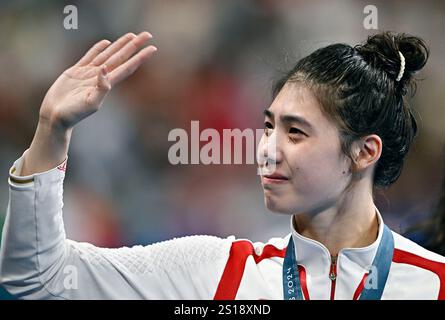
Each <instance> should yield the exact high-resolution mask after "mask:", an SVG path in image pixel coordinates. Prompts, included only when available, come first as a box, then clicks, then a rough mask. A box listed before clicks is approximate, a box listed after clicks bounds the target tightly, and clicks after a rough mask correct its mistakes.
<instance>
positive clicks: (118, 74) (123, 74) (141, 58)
mask: <svg viewBox="0 0 445 320" xmlns="http://www.w3.org/2000/svg"><path fill="white" fill-rule="evenodd" d="M157 50H158V49H157V48H156V47H155V46H149V47H147V48H144V49H142V50H141V51H139V52H138V53H137V54H135V55H134V56H133V57H131V59H129V60H128V61H127V62H125V63H124V64H122V65H120V66H119V67H117V68H116V69H114V70H113V71H112V72H111V73H110V76H109V80H110V84H111V86H114V85H115V84H116V83H119V82H120V81H122V80H124V79H125V78H127V77H128V76H130V75H131V74H133V72H135V71H136V70H137V69H138V68H139V66H140V65H141V64H143V63H144V62H145V61H147V59H148V58H150V57H151V56H152V55H153V54H154V53H155V52H156V51H157ZM108 70H109V67H108Z"/></svg>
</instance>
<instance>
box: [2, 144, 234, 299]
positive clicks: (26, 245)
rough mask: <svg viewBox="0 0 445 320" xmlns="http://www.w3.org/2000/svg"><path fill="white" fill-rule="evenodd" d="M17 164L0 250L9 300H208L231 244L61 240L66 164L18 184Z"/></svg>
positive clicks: (199, 239)
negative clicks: (109, 244) (113, 244)
mask: <svg viewBox="0 0 445 320" xmlns="http://www.w3.org/2000/svg"><path fill="white" fill-rule="evenodd" d="M25 152H26V151H25ZM22 158H23V157H22ZM22 158H20V159H18V160H17V161H16V162H15V163H14V165H13V167H12V168H11V170H10V177H9V189H10V190H9V203H8V208H7V216H6V220H5V224H4V227H3V236H2V242H1V250H0V283H1V284H2V285H3V286H4V287H5V288H6V289H7V290H8V291H9V292H10V293H12V294H13V295H15V296H17V297H18V298H27V299H212V298H213V296H214V294H215V292H216V289H217V286H218V282H219V280H220V278H221V276H222V273H223V271H224V267H225V265H226V263H227V259H228V257H229V251H230V247H231V244H232V241H233V240H234V238H233V237H229V238H227V239H221V238H217V237H212V236H190V237H184V238H179V239H173V240H169V241H165V242H160V243H156V244H153V245H149V246H145V247H144V246H135V247H132V248H127V247H123V248H119V249H108V248H98V247H95V246H93V245H91V244H88V243H79V242H75V241H71V240H67V239H66V236H65V230H64V225H63V218H62V208H63V199H62V198H63V180H64V177H65V167H66V166H65V164H66V160H65V162H64V163H63V164H61V165H60V166H58V167H56V168H53V169H51V170H49V171H46V172H43V173H38V174H33V175H31V176H27V177H20V176H16V175H14V173H15V172H16V170H17V171H18V172H20V167H21V161H22ZM152 214H156V213H155V212H153V213H152Z"/></svg>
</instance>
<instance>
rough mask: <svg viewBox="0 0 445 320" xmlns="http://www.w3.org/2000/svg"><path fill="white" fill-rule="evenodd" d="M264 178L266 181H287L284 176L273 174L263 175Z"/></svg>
mask: <svg viewBox="0 0 445 320" xmlns="http://www.w3.org/2000/svg"><path fill="white" fill-rule="evenodd" d="M264 177H265V178H268V179H276V180H289V179H288V178H287V177H286V176H285V175H282V174H279V173H274V174H267V175H264Z"/></svg>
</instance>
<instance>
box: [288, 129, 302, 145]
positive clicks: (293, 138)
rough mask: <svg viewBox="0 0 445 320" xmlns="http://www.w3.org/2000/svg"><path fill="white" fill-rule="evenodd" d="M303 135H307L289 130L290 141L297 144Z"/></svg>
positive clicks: (296, 130)
mask: <svg viewBox="0 0 445 320" xmlns="http://www.w3.org/2000/svg"><path fill="white" fill-rule="evenodd" d="M302 134H303V135H305V133H304V132H303V131H301V130H300V129H297V128H290V129H289V140H290V141H292V142H296V141H297V140H298V137H299V136H300V135H302Z"/></svg>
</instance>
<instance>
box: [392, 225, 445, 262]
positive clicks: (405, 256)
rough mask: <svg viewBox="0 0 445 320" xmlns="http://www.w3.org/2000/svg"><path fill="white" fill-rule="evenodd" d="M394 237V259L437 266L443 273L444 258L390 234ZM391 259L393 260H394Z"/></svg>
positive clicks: (401, 237)
mask: <svg viewBox="0 0 445 320" xmlns="http://www.w3.org/2000/svg"><path fill="white" fill-rule="evenodd" d="M392 233H393V236H394V246H395V250H394V259H395V260H397V261H404V262H406V263H411V264H415V263H418V264H433V265H434V264H438V265H441V267H442V268H443V269H442V270H443V271H445V257H443V256H441V255H440V254H437V253H434V252H432V251H430V250H427V249H425V248H423V247H422V246H420V245H418V244H417V243H415V242H414V241H412V240H409V239H408V238H405V237H404V236H402V235H400V234H398V233H396V232H394V231H393V232H392ZM394 259H393V260H394Z"/></svg>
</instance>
